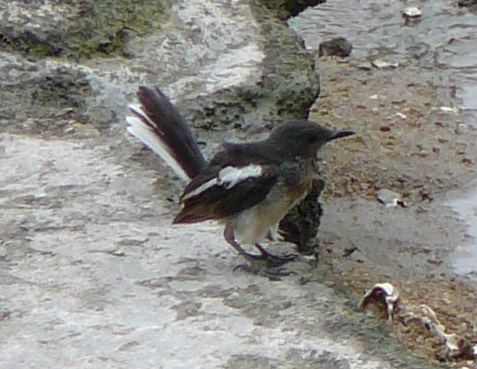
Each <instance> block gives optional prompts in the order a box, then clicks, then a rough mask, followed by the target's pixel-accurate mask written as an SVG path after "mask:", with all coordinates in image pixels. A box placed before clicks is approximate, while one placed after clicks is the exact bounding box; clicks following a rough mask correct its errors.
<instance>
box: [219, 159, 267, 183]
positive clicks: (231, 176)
mask: <svg viewBox="0 0 477 369" xmlns="http://www.w3.org/2000/svg"><path fill="white" fill-rule="evenodd" d="M262 171H263V168H262V166H261V165H258V164H251V165H247V166H246V167H242V168H236V167H231V166H229V167H225V168H224V169H222V170H221V171H220V172H219V185H222V186H224V187H225V188H227V189H229V188H232V187H233V186H235V185H236V184H237V183H239V182H242V181H244V180H246V179H248V178H257V177H259V176H261V175H262Z"/></svg>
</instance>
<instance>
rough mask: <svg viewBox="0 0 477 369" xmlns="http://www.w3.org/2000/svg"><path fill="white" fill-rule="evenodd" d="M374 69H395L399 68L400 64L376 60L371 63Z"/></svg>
mask: <svg viewBox="0 0 477 369" xmlns="http://www.w3.org/2000/svg"><path fill="white" fill-rule="evenodd" d="M371 64H372V65H373V67H375V68H378V69H394V68H397V67H399V62H397V61H388V60H383V59H375V60H373V61H372V62H371Z"/></svg>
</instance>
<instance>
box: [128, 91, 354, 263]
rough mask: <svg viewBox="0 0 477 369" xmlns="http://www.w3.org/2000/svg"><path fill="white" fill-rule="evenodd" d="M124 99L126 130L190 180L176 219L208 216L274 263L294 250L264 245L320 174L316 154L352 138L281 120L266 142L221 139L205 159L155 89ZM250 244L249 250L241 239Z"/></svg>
mask: <svg viewBox="0 0 477 369" xmlns="http://www.w3.org/2000/svg"><path fill="white" fill-rule="evenodd" d="M137 98H138V102H139V104H131V105H129V113H130V115H128V116H127V117H126V123H127V131H128V132H129V133H130V134H131V135H133V136H135V137H136V138H137V139H139V140H140V141H141V142H143V143H144V144H145V145H146V146H148V147H149V148H150V149H152V150H153V151H154V152H155V153H156V154H158V155H159V156H160V157H161V158H162V159H163V160H164V162H165V163H166V164H167V165H168V166H170V167H171V168H172V170H173V171H174V172H175V173H176V174H177V176H178V177H179V178H181V179H182V180H183V181H185V182H187V185H186V186H185V189H184V191H183V193H182V195H181V197H180V203H181V205H182V208H181V210H180V212H179V213H178V214H177V215H176V216H175V218H174V220H173V221H172V223H173V224H184V223H185V224H187V223H198V222H203V221H207V220H214V221H218V222H219V223H221V224H223V225H224V233H223V235H224V238H225V240H226V241H227V243H228V244H230V245H231V246H232V247H233V248H234V249H235V250H236V251H237V252H238V253H239V254H240V255H242V256H243V257H244V258H245V259H246V260H248V261H250V262H252V263H255V262H258V263H260V262H265V263H267V265H279V264H281V263H285V262H287V261H290V260H292V259H293V255H275V254H272V253H270V252H269V251H268V250H266V249H265V248H264V247H263V246H262V242H263V241H264V240H267V239H268V240H272V241H273V240H277V239H279V234H278V226H279V222H280V220H281V219H282V218H284V217H285V215H286V214H287V213H288V212H289V211H290V210H291V209H292V208H293V207H294V206H295V205H297V204H298V203H299V202H300V201H301V200H302V199H304V198H305V197H306V195H307V194H308V193H309V191H310V190H311V187H312V182H313V180H314V179H315V178H316V176H317V170H316V165H317V152H318V151H319V149H320V148H322V147H323V146H324V145H325V144H326V143H327V142H330V141H333V140H336V139H339V138H343V137H347V136H351V135H353V134H354V133H355V132H353V131H348V130H344V131H337V130H333V129H330V128H327V127H324V126H321V125H319V124H318V123H316V122H312V121H308V120H286V121H284V122H282V123H280V124H278V125H277V126H276V127H275V128H274V129H273V130H272V131H271V133H270V134H269V136H268V137H267V138H266V139H264V140H259V141H254V142H246V143H232V142H225V143H223V144H222V146H221V149H220V150H219V151H218V152H217V153H216V154H215V155H214V156H213V157H212V158H211V159H210V161H207V160H206V159H205V157H204V155H203V154H202V152H201V150H200V149H199V146H198V145H197V143H196V141H195V139H194V135H193V133H192V131H191V129H190V127H189V126H188V124H187V123H186V121H185V120H184V118H183V117H182V116H181V114H180V113H179V111H178V110H177V108H176V107H175V106H174V104H172V102H171V101H170V100H169V98H168V96H167V95H166V94H164V93H163V92H162V91H161V90H160V89H159V88H158V87H155V88H151V87H148V86H140V87H139V89H138V92H137ZM244 244H248V245H252V246H255V248H256V249H257V250H258V252H250V251H247V250H245V249H244V248H243V246H242V245H244Z"/></svg>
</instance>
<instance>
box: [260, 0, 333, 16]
mask: <svg viewBox="0 0 477 369" xmlns="http://www.w3.org/2000/svg"><path fill="white" fill-rule="evenodd" d="M261 1H262V3H263V4H265V6H266V7H267V8H269V9H270V10H272V11H275V12H276V13H277V17H278V18H280V19H288V18H290V17H294V16H296V15H298V14H299V13H301V12H302V11H303V10H305V9H306V8H308V7H310V6H316V5H319V4H322V3H324V2H326V0H261Z"/></svg>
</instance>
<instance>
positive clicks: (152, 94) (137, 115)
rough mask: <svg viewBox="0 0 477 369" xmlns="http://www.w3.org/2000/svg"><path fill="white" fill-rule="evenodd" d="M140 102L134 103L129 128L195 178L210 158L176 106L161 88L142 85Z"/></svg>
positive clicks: (180, 172) (176, 169)
mask: <svg viewBox="0 0 477 369" xmlns="http://www.w3.org/2000/svg"><path fill="white" fill-rule="evenodd" d="M137 97H138V100H139V104H138V105H130V106H129V110H130V112H131V115H129V116H127V117H126V122H127V124H128V127H127V130H128V132H129V133H131V134H132V135H133V136H135V137H136V138H137V139H139V140H140V141H142V142H143V143H144V144H145V145H147V146H148V147H149V148H150V149H152V150H153V151H154V152H155V153H156V154H158V155H159V156H160V157H161V158H162V159H163V160H164V161H165V162H166V164H167V165H169V166H170V167H171V168H172V169H173V170H174V172H175V173H176V174H177V175H178V176H179V177H181V178H182V179H183V180H186V181H188V180H190V179H192V178H194V177H195V176H196V175H197V173H199V171H200V170H201V169H202V168H203V167H204V166H205V164H206V161H205V159H204V156H203V155H202V153H201V152H200V150H199V147H198V146H197V143H196V142H195V140H194V137H193V135H192V132H191V130H190V128H189V126H188V125H187V123H186V122H185V121H184V119H183V118H182V116H181V115H180V113H179V112H178V111H177V109H176V107H175V106H174V105H173V104H172V103H171V102H170V100H169V98H168V97H167V96H166V95H165V94H164V93H163V92H162V91H161V90H159V89H158V88H156V89H152V88H149V87H145V86H141V87H139V91H138V93H137Z"/></svg>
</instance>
